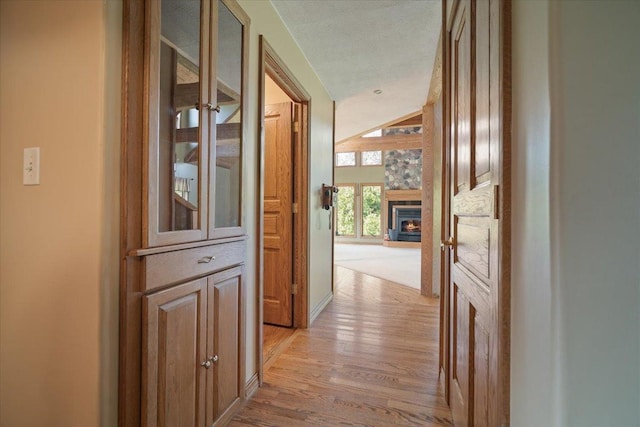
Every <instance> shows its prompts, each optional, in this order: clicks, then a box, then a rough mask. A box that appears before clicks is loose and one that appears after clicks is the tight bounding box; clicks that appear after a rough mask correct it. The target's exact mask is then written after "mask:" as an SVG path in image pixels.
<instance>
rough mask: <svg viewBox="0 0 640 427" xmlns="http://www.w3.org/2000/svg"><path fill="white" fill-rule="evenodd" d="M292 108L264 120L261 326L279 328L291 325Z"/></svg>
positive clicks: (269, 109) (272, 111)
mask: <svg viewBox="0 0 640 427" xmlns="http://www.w3.org/2000/svg"><path fill="white" fill-rule="evenodd" d="M293 108H294V104H293V103H291V102H285V103H281V104H273V105H267V106H266V107H265V117H264V126H265V127H264V139H265V153H264V322H265V323H270V324H273V325H279V326H292V325H293V310H292V309H293V305H292V297H291V295H292V288H293V236H292V234H293V209H292V206H293V205H292V203H293V197H292V194H293V173H292V172H293V170H292V169H293V168H292V159H293V144H292V141H293V120H292V117H293Z"/></svg>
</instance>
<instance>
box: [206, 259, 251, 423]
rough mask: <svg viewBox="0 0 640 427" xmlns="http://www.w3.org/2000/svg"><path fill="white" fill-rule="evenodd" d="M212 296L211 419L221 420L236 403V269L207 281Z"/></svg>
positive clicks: (238, 295)
mask: <svg viewBox="0 0 640 427" xmlns="http://www.w3.org/2000/svg"><path fill="white" fill-rule="evenodd" d="M209 292H210V293H212V294H213V325H212V327H213V334H212V335H213V348H212V349H211V351H209V353H210V354H213V355H214V358H215V359H216V360H217V361H216V363H215V364H214V365H213V376H214V382H213V384H214V385H215V390H213V392H214V396H213V401H212V403H213V419H214V420H216V419H218V418H219V417H221V416H223V415H224V413H225V412H226V411H228V410H229V408H231V407H232V406H233V405H236V404H238V403H239V402H240V389H241V384H240V381H243V380H244V379H243V378H241V377H240V364H241V363H242V362H243V361H241V360H240V345H241V343H240V341H239V336H240V334H239V333H240V316H241V307H242V305H241V298H242V275H241V269H240V268H234V269H231V270H229V271H225V272H222V273H218V274H216V275H214V276H213V277H212V278H211V279H209Z"/></svg>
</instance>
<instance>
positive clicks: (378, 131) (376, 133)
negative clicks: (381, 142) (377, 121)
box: [362, 129, 382, 138]
mask: <svg viewBox="0 0 640 427" xmlns="http://www.w3.org/2000/svg"><path fill="white" fill-rule="evenodd" d="M376 136H382V129H376V130H374V131H373V132H369V133H368V134H366V135H362V137H363V138H373V137H376Z"/></svg>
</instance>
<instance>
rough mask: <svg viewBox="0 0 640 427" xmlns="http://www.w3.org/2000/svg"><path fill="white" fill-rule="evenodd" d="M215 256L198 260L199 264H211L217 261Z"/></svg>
mask: <svg viewBox="0 0 640 427" xmlns="http://www.w3.org/2000/svg"><path fill="white" fill-rule="evenodd" d="M215 259H216V257H214V256H205V257H202V258H200V259H199V260H198V264H209V263H210V262H211V261H213V260H215Z"/></svg>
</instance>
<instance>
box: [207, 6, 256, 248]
mask: <svg viewBox="0 0 640 427" xmlns="http://www.w3.org/2000/svg"><path fill="white" fill-rule="evenodd" d="M212 7H213V8H214V11H216V13H214V22H216V23H217V39H216V47H215V48H214V51H215V53H216V69H215V71H214V72H215V74H214V75H215V76H216V79H215V81H214V82H213V83H214V84H215V85H216V91H215V96H216V97H217V99H216V106H217V107H216V110H219V111H217V112H216V113H214V117H215V126H212V129H211V130H212V133H213V134H214V135H215V137H214V138H213V142H214V143H213V144H212V147H211V159H210V164H211V171H212V172H211V175H212V176H211V178H210V179H211V182H212V189H213V194H211V195H210V211H211V212H212V215H211V217H212V218H211V219H212V222H211V224H210V230H209V236H210V237H212V238H218V237H230V236H237V235H241V234H244V231H243V229H242V212H241V204H242V200H241V195H242V187H241V184H242V182H241V181H242V180H241V177H242V158H243V156H242V142H243V129H244V127H245V126H244V121H245V120H246V111H247V109H246V107H247V102H246V99H247V97H246V92H247V91H246V83H247V66H248V64H247V54H248V48H247V43H248V38H249V37H248V17H247V16H246V15H245V13H244V12H243V11H242V9H240V7H239V6H238V5H237V4H236V3H235V2H233V1H222V0H217V1H214V5H213V6H212Z"/></svg>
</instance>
